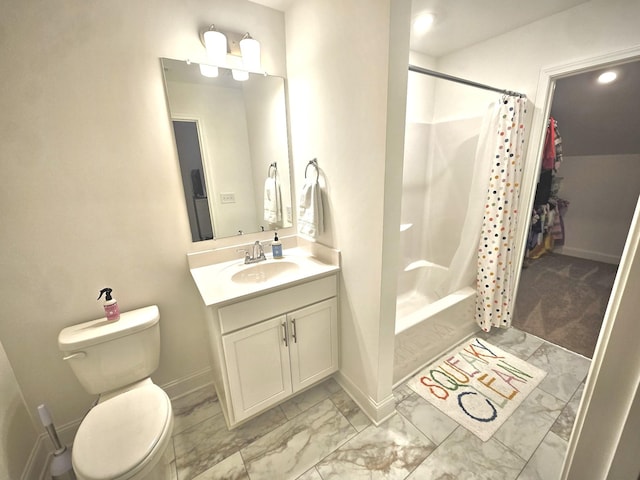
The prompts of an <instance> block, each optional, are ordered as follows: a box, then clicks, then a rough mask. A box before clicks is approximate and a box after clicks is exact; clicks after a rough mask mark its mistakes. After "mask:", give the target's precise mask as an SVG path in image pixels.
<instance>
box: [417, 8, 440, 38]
mask: <svg viewBox="0 0 640 480" xmlns="http://www.w3.org/2000/svg"><path fill="white" fill-rule="evenodd" d="M435 19H436V17H435V15H434V14H433V13H422V14H420V15H418V16H417V17H416V19H415V20H414V21H413V31H414V32H415V33H417V34H418V35H421V34H423V33H425V32H427V31H428V30H429V29H430V28H431V26H432V25H433V22H434V20H435Z"/></svg>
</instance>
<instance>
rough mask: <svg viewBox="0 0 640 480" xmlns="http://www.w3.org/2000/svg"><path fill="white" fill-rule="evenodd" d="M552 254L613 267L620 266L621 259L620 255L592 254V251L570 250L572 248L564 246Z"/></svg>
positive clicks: (557, 248)
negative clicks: (608, 264)
mask: <svg viewBox="0 0 640 480" xmlns="http://www.w3.org/2000/svg"><path fill="white" fill-rule="evenodd" d="M554 252H555V253H557V254H559V255H567V256H569V257H578V258H584V259H586V260H593V261H596V262H603V263H611V264H613V265H618V264H620V257H621V256H620V255H611V254H608V253H601V252H594V251H592V250H582V249H581V248H572V247H567V246H566V245H565V246H562V247H556V248H555V249H554Z"/></svg>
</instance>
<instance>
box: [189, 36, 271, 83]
mask: <svg viewBox="0 0 640 480" xmlns="http://www.w3.org/2000/svg"><path fill="white" fill-rule="evenodd" d="M200 39H201V40H202V43H203V44H204V46H205V48H206V49H207V60H208V64H206V65H203V64H201V65H200V73H201V74H202V75H204V76H205V77H217V76H218V67H223V68H230V69H231V74H232V76H233V79H234V80H237V81H240V82H243V81H245V80H248V79H249V72H261V73H264V72H262V62H261V60H260V42H258V41H257V40H255V39H254V38H252V37H251V35H250V34H249V33H248V32H247V33H245V34H244V35H242V34H239V33H234V32H227V34H226V35H225V34H224V33H222V32H219V31H218V30H217V29H216V27H215V25H210V26H209V28H208V29H207V30H205V31H204V32H201V35H200Z"/></svg>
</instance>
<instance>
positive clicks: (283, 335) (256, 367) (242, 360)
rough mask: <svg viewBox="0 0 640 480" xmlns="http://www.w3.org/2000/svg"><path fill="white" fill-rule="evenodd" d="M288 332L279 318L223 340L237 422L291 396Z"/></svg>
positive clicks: (239, 331) (226, 336) (280, 317)
mask: <svg viewBox="0 0 640 480" xmlns="http://www.w3.org/2000/svg"><path fill="white" fill-rule="evenodd" d="M288 328H289V326H288V324H287V318H286V316H285V315H281V316H279V317H276V318H273V319H271V320H266V321H264V322H261V323H259V324H256V325H253V326H251V327H247V328H243V329H242V330H238V331H236V332H233V333H230V334H227V335H224V336H223V337H222V345H223V348H224V356H225V360H226V362H227V371H228V379H229V389H230V393H231V395H230V397H231V402H232V405H233V414H234V417H235V421H236V422H237V421H239V420H242V419H244V418H247V417H249V416H251V415H253V414H255V413H258V412H261V411H263V410H265V409H266V408H268V407H269V406H271V405H273V404H275V403H278V402H279V401H280V400H282V399H284V398H286V397H288V396H289V395H291V393H292V387H291V369H290V362H289V348H288V345H289V338H288Z"/></svg>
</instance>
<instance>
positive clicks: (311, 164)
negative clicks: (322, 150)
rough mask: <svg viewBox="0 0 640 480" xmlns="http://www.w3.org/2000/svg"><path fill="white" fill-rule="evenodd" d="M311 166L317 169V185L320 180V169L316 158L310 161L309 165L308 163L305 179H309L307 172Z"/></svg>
mask: <svg viewBox="0 0 640 480" xmlns="http://www.w3.org/2000/svg"><path fill="white" fill-rule="evenodd" d="M310 166H313V168H315V169H316V183H317V182H318V180H319V179H320V169H319V168H318V159H317V158H314V159H313V160H309V163H307V166H306V167H305V169H304V178H307V170H308V169H309V167H310Z"/></svg>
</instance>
